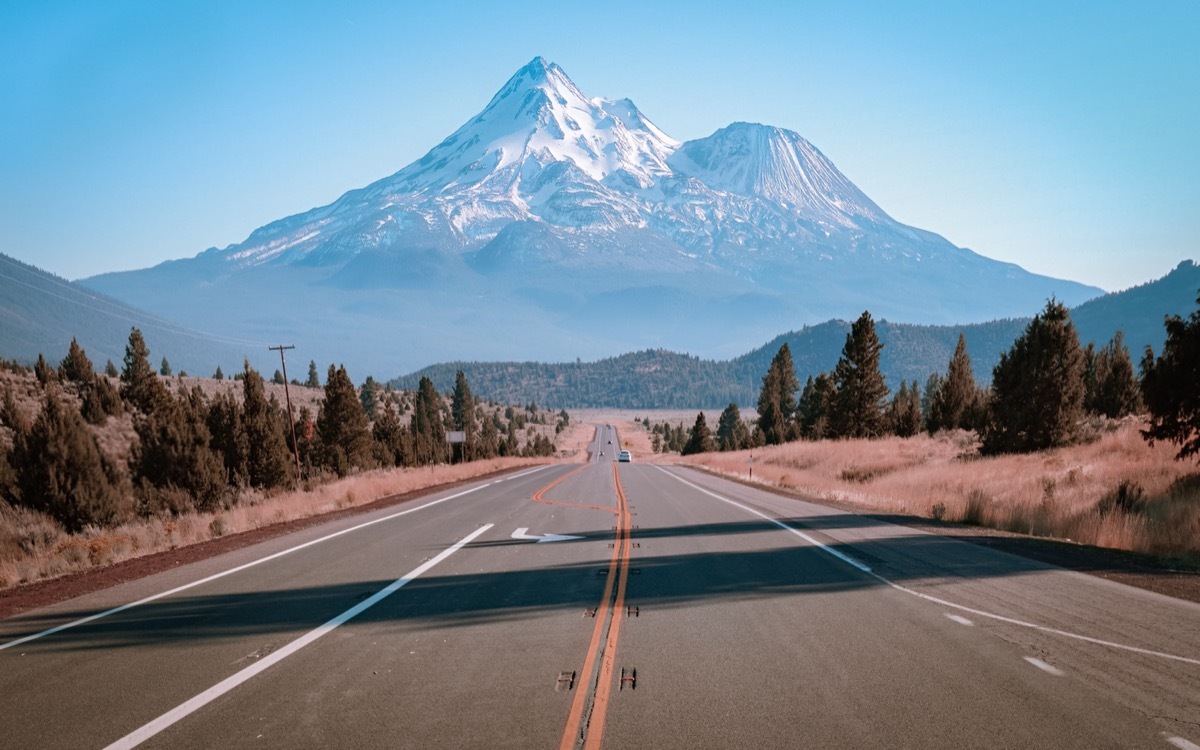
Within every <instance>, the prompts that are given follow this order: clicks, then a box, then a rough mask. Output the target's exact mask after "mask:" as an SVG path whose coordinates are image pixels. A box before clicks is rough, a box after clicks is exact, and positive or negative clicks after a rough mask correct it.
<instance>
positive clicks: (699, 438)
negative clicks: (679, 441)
mask: <svg viewBox="0 0 1200 750" xmlns="http://www.w3.org/2000/svg"><path fill="white" fill-rule="evenodd" d="M716 449H717V444H716V441H714V440H713V437H712V432H710V431H709V429H708V421H707V420H706V419H705V418H704V412H700V413H699V414H697V415H696V423H695V424H694V425H692V429H691V430H689V431H688V440H687V443H685V444H684V446H683V450H682V451H680V453H682V454H683V455H685V456H690V455H692V454H693V453H708V452H710V451H715V450H716Z"/></svg>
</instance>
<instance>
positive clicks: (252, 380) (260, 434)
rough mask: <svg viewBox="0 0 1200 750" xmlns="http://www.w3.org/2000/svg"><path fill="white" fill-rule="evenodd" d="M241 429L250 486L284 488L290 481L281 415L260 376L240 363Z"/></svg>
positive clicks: (290, 473)
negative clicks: (244, 434) (241, 371)
mask: <svg viewBox="0 0 1200 750" xmlns="http://www.w3.org/2000/svg"><path fill="white" fill-rule="evenodd" d="M243 367H244V368H245V369H244V370H243V377H242V428H243V430H244V431H245V433H246V446H247V453H246V467H247V472H248V479H249V482H250V486H251V487H260V488H270V487H283V486H286V485H289V484H291V482H292V474H293V469H292V456H291V454H290V453H289V452H288V447H287V438H286V425H285V423H284V415H283V414H282V413H281V412H280V410H279V409H278V408H277V407H273V406H272V404H271V403H270V402H268V401H267V397H266V389H265V387H264V385H263V379H262V375H259V374H258V372H257V371H255V370H254V368H252V367H251V366H250V361H249V360H245V361H244V363H243Z"/></svg>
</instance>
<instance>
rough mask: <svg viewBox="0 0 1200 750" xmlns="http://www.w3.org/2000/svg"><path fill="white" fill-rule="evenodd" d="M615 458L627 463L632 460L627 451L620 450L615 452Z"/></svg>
mask: <svg viewBox="0 0 1200 750" xmlns="http://www.w3.org/2000/svg"><path fill="white" fill-rule="evenodd" d="M617 460H618V461H621V462H623V463H629V462H630V461H632V460H633V456H632V455H630V453H629V451H621V452H620V453H618V454H617Z"/></svg>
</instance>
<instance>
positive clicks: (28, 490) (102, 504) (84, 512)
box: [12, 386, 126, 531]
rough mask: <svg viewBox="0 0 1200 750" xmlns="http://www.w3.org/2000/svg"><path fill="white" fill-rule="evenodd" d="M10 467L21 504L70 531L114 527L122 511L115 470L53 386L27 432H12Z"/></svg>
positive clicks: (78, 417)
mask: <svg viewBox="0 0 1200 750" xmlns="http://www.w3.org/2000/svg"><path fill="white" fill-rule="evenodd" d="M12 464H13V466H12V468H13V469H14V470H15V474H16V489H17V492H16V494H17V496H18V499H19V502H20V503H21V504H22V505H25V506H26V507H29V508H33V509H34V510H39V511H42V512H44V513H46V514H47V515H50V516H51V517H53V518H55V519H56V520H57V521H58V522H59V523H61V524H62V525H63V526H64V527H65V528H66V529H67V530H68V531H79V530H81V529H82V528H83V527H84V526H87V525H89V524H97V525H101V526H108V525H112V524H114V523H116V522H118V521H119V520H121V518H122V517H123V516H124V515H125V510H126V508H125V506H124V502H123V499H122V496H121V493H120V492H119V491H118V490H117V488H116V487H115V486H114V485H115V477H116V474H115V471H114V469H113V467H111V466H109V465H108V463H107V462H106V461H105V459H104V457H103V454H102V453H101V451H100V447H99V445H98V444H97V443H96V438H95V436H94V435H93V434H92V432H91V431H90V430H89V429H88V428H87V425H85V424H84V422H83V417H82V416H80V414H79V412H78V411H76V410H75V409H74V408H73V407H71V406H70V404H69V403H67V402H64V401H63V399H62V398H61V396H60V395H59V393H58V389H57V387H55V386H50V387H49V388H47V390H46V398H45V402H44V404H43V405H42V411H41V413H40V414H39V415H38V417H37V419H36V420H34V422H33V425H32V426H31V427H30V428H29V430H28V431H27V432H26V431H25V430H18V431H17V432H16V434H15V435H14V445H13V459H12Z"/></svg>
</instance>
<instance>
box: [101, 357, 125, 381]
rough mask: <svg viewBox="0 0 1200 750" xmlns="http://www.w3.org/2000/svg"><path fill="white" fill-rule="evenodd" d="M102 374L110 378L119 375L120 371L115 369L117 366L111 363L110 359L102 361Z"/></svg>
mask: <svg viewBox="0 0 1200 750" xmlns="http://www.w3.org/2000/svg"><path fill="white" fill-rule="evenodd" d="M104 374H105V375H107V376H109V377H110V378H116V377H120V376H121V373H120V372H118V371H117V366H116V365H114V364H113V361H112V360H111V359H110V360H108V361H107V362H105V363H104Z"/></svg>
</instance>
